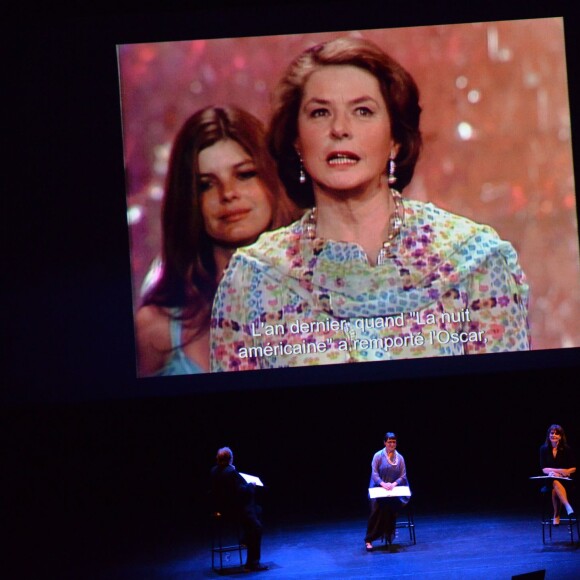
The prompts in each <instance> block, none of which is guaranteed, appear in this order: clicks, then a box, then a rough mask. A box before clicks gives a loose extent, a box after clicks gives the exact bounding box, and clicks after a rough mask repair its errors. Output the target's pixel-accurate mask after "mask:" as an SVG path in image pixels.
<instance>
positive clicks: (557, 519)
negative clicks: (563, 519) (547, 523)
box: [552, 516, 560, 526]
mask: <svg viewBox="0 0 580 580" xmlns="http://www.w3.org/2000/svg"><path fill="white" fill-rule="evenodd" d="M552 525H553V526H559V525H560V516H554V518H553V519H552Z"/></svg>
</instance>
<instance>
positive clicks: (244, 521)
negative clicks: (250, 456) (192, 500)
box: [210, 447, 268, 571]
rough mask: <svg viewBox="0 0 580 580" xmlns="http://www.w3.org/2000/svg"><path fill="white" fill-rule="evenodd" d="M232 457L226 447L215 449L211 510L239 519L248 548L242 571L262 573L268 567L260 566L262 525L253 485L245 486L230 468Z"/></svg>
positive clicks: (231, 466)
mask: <svg viewBox="0 0 580 580" xmlns="http://www.w3.org/2000/svg"><path fill="white" fill-rule="evenodd" d="M233 461H234V454H233V453H232V450H231V449H230V448H229V447H222V448H221V449H218V452H217V456H216V463H217V465H215V466H214V467H213V468H212V470H211V473H210V491H211V495H212V500H213V504H214V508H215V510H216V511H218V512H220V513H222V514H224V515H225V516H232V517H234V518H239V520H240V523H241V526H242V530H243V533H244V537H243V543H244V544H245V545H246V547H247V548H248V555H247V560H246V565H245V566H244V569H245V570H248V571H262V570H267V569H268V566H264V565H263V564H261V563H260V552H261V546H262V522H261V521H260V517H259V514H260V511H261V509H260V507H259V506H258V505H257V504H256V499H255V488H256V486H255V485H254V484H253V483H246V480H245V479H244V478H243V477H242V476H241V475H240V473H239V472H238V471H237V470H236V468H235V467H234V465H233Z"/></svg>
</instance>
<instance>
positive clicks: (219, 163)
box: [135, 107, 296, 376]
mask: <svg viewBox="0 0 580 580" xmlns="http://www.w3.org/2000/svg"><path fill="white" fill-rule="evenodd" d="M295 217H296V214H295V212H294V209H293V205H292V203H291V202H290V201H289V199H288V198H287V196H286V195H285V192H284V190H283V188H282V186H281V185H280V182H279V180H278V177H277V172H276V168H275V165H274V162H273V160H272V159H271V157H270V156H269V153H268V152H267V148H266V144H265V129H264V127H263V125H262V123H261V122H260V121H259V120H258V119H257V118H256V117H254V116H253V115H251V114H250V113H248V112H246V111H244V110H242V109H239V108H236V107H206V108H204V109H202V110H200V111H198V112H196V113H194V114H193V115H192V116H191V117H189V118H188V119H187V120H186V121H185V123H184V124H183V126H182V127H181V129H180V131H179V133H178V134H177V136H176V138H175V141H174V143H173V147H172V151H171V156H170V160H169V166H168V171H167V177H166V182H165V194H164V200H163V208H162V230H163V232H162V252H161V259H160V273H159V276H158V278H157V280H156V281H154V283H153V285H152V286H151V287H150V288H149V289H148V290H147V291H146V293H145V295H144V298H143V302H142V304H141V306H140V308H139V310H138V311H137V314H136V317H135V325H136V337H137V350H138V358H139V375H140V376H167V375H183V374H195V373H201V372H207V371H208V370H209V321H210V312H211V306H212V302H213V298H214V294H215V291H216V288H217V285H218V283H219V281H220V279H221V277H222V274H223V271H224V269H225V267H226V266H227V264H228V261H229V259H230V257H231V255H232V254H233V252H234V250H235V249H236V248H237V247H239V246H244V245H246V244H250V243H253V242H254V241H255V240H256V239H257V238H258V236H259V235H260V234H261V233H262V232H264V231H266V230H270V229H275V228H278V227H280V226H282V225H287V224H288V223H290V222H291V221H292V220H293V219H295Z"/></svg>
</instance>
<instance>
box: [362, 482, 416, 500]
mask: <svg viewBox="0 0 580 580" xmlns="http://www.w3.org/2000/svg"><path fill="white" fill-rule="evenodd" d="M369 497H370V498H371V499H376V498H378V497H411V490H410V489H409V486H408V485H397V486H395V487H394V488H393V489H391V491H387V490H386V489H385V488H384V487H369Z"/></svg>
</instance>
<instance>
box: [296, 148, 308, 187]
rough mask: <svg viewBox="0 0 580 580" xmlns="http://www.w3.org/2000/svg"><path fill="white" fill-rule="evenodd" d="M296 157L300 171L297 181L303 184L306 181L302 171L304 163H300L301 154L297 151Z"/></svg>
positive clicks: (304, 173)
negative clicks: (298, 160)
mask: <svg viewBox="0 0 580 580" xmlns="http://www.w3.org/2000/svg"><path fill="white" fill-rule="evenodd" d="M298 159H300V172H299V174H298V181H299V182H300V185H304V184H305V183H306V172H305V171H304V164H303V163H302V156H301V155H300V153H298Z"/></svg>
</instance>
